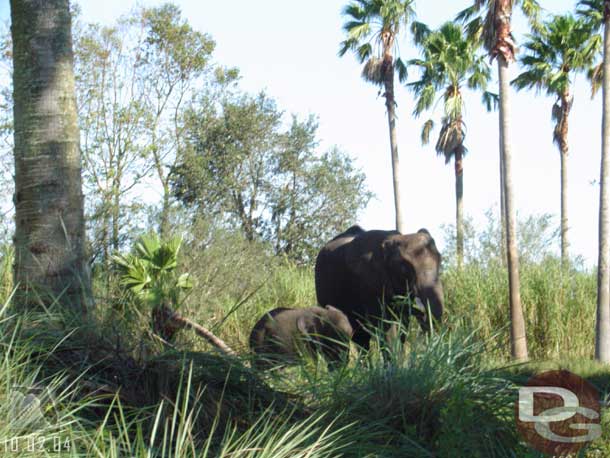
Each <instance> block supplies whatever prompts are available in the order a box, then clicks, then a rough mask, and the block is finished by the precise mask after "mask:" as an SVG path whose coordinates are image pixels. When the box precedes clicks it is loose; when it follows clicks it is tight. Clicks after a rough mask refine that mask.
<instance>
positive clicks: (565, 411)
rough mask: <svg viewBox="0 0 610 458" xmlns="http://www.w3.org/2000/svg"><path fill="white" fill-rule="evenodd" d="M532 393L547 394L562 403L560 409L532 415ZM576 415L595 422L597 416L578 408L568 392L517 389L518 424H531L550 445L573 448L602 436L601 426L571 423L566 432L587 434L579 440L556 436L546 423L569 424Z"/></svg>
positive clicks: (553, 387) (585, 409)
mask: <svg viewBox="0 0 610 458" xmlns="http://www.w3.org/2000/svg"><path fill="white" fill-rule="evenodd" d="M536 393H547V394H554V395H556V396H559V397H560V398H561V399H562V400H563V406H562V407H553V408H552V409H547V410H545V411H543V412H540V413H539V414H538V415H534V397H535V394H536ZM576 414H580V415H582V416H584V417H586V418H588V419H589V420H597V419H598V418H599V414H598V413H597V412H596V411H595V410H593V409H589V408H587V407H581V406H580V403H579V401H578V396H576V395H575V394H574V393H573V392H572V391H570V390H567V389H565V388H559V387H555V386H526V387H522V388H519V420H520V421H522V422H533V423H535V425H534V428H535V429H536V432H537V433H538V434H539V435H540V436H542V437H544V438H545V439H548V440H550V441H553V442H559V443H565V444H575V443H582V442H591V441H593V440H595V439H597V438H598V437H600V436H601V435H602V429H601V425H599V424H593V423H573V424H571V425H570V426H569V428H570V429H573V430H580V431H587V433H586V434H583V435H580V436H560V435H558V434H555V433H554V432H553V431H551V428H550V425H549V424H550V423H556V422H560V421H565V420H569V419H570V418H572V417H573V416H574V415H576Z"/></svg>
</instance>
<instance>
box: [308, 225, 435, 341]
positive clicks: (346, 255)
mask: <svg viewBox="0 0 610 458" xmlns="http://www.w3.org/2000/svg"><path fill="white" fill-rule="evenodd" d="M440 264H441V255H440V253H439V252H438V250H437V248H436V245H435V243H434V239H433V238H432V236H431V235H430V233H429V232H428V231H427V230H426V229H420V230H419V231H418V232H417V233H415V234H404V235H403V234H401V233H399V232H397V231H382V230H371V231H365V230H364V229H362V228H361V227H360V226H352V227H350V228H349V229H348V230H347V231H345V232H344V233H342V234H340V235H338V236H337V237H335V238H334V239H332V240H331V241H330V242H328V243H327V244H326V245H325V246H324V247H323V248H322V250H321V251H320V253H319V254H318V257H317V259H316V266H315V281H316V295H317V300H318V303H320V304H330V305H333V306H335V307H336V308H338V309H339V310H341V311H343V312H344V313H345V314H346V315H347V316H348V318H349V320H350V322H351V324H352V327H353V329H354V336H353V340H354V341H355V342H356V343H357V344H359V345H361V346H363V347H365V348H368V345H369V342H370V337H371V336H370V333H369V332H367V330H366V329H365V327H363V324H364V323H370V324H372V325H375V326H377V325H379V320H380V319H381V318H382V317H384V316H386V317H387V316H388V315H387V314H385V315H384V307H385V308H386V310H385V311H387V309H388V308H389V309H390V310H391V311H392V312H393V313H394V314H396V315H397V316H401V317H402V319H403V322H404V323H405V324H408V319H409V315H410V313H411V312H412V314H413V315H414V316H415V317H416V318H417V319H418V321H419V324H420V326H421V327H422V329H424V330H425V331H427V330H429V329H430V320H429V317H427V315H426V314H425V313H422V312H420V311H417V309H416V308H412V309H411V310H407V311H405V310H396V309H395V308H393V307H392V305H391V304H392V300H393V299H394V298H395V296H406V297H409V298H410V299H411V301H413V302H414V303H415V302H416V303H418V304H420V305H424V306H425V307H429V310H430V311H431V313H432V316H433V317H434V319H435V320H437V321H438V322H440V320H441V318H442V314H443V308H444V303H443V287H442V284H441V280H440V277H439V269H440ZM417 299H419V301H417ZM420 301H421V302H420ZM420 308H421V309H423V308H424V307H420Z"/></svg>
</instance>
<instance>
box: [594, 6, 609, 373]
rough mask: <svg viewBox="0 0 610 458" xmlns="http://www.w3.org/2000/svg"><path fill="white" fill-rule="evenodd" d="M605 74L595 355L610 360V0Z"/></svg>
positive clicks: (605, 361)
mask: <svg viewBox="0 0 610 458" xmlns="http://www.w3.org/2000/svg"><path fill="white" fill-rule="evenodd" d="M603 78H604V79H603V85H602V94H603V113H602V160H601V167H600V191H599V252H598V262H597V266H598V270H597V320H596V329H595V358H596V359H597V360H599V361H602V362H604V363H610V240H609V237H610V189H609V186H610V180H609V179H610V0H605V2H604V76H603Z"/></svg>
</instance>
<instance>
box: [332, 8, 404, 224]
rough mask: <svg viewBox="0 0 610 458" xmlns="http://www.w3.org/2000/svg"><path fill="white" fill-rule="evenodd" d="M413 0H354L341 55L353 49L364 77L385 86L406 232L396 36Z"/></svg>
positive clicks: (397, 201)
mask: <svg viewBox="0 0 610 458" xmlns="http://www.w3.org/2000/svg"><path fill="white" fill-rule="evenodd" d="M413 3H414V0H354V1H352V2H351V3H350V4H349V5H347V6H346V7H345V8H344V9H343V15H344V16H346V17H347V21H346V22H345V24H343V30H344V31H345V33H346V34H347V38H346V39H345V40H344V41H343V42H342V43H341V48H340V50H339V55H340V56H343V55H345V53H347V52H348V51H353V52H354V54H355V55H356V57H357V59H358V60H359V61H360V63H363V64H364V68H363V71H362V77H363V78H364V79H365V80H366V81H368V82H370V83H372V84H375V85H377V86H379V87H380V88H383V90H384V92H383V96H384V97H385V105H386V110H387V113H388V126H389V130H390V150H391V151H390V152H391V155H392V175H393V181H394V206H395V208H396V229H397V230H398V231H399V232H401V233H405V231H406V226H405V222H404V214H403V209H402V206H401V197H402V193H401V189H400V188H401V184H400V168H399V158H398V145H397V140H396V101H395V99H394V74H395V73H398V78H399V80H400V81H404V79H405V78H406V76H407V72H406V66H405V64H404V62H403V61H402V60H401V59H400V58H398V57H395V50H396V47H397V43H396V41H397V38H398V36H399V34H400V33H401V31H402V30H403V29H404V28H405V27H406V26H407V24H408V23H409V20H410V19H411V18H412V17H413V15H414V10H413Z"/></svg>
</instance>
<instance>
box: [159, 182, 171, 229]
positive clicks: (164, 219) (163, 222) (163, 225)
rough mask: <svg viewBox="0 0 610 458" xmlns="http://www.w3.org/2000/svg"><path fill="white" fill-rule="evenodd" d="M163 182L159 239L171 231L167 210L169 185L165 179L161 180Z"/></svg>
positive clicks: (168, 205) (168, 206) (168, 210)
mask: <svg viewBox="0 0 610 458" xmlns="http://www.w3.org/2000/svg"><path fill="white" fill-rule="evenodd" d="M162 183H163V203H162V206H161V218H160V222H159V237H161V239H163V238H165V237H167V236H168V235H169V233H170V232H171V228H170V225H169V212H170V201H169V198H170V192H171V191H170V187H169V183H168V182H167V181H166V180H162Z"/></svg>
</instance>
